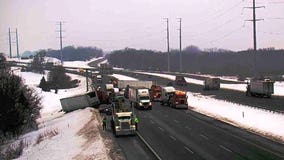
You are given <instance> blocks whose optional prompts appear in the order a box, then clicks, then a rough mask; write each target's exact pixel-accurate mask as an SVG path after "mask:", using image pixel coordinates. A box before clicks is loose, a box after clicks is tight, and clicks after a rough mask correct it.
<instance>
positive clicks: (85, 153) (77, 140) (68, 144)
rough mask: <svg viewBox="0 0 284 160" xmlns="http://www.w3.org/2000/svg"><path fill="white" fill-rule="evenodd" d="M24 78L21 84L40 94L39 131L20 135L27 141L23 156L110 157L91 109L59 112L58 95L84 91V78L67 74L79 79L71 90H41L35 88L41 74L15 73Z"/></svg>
mask: <svg viewBox="0 0 284 160" xmlns="http://www.w3.org/2000/svg"><path fill="white" fill-rule="evenodd" d="M14 73H15V74H18V75H19V76H21V77H22V78H23V79H24V83H25V84H26V85H28V86H29V87H31V88H33V89H34V90H35V91H36V92H37V93H38V94H39V95H40V96H41V97H42V107H43V108H42V110H41V118H39V119H38V122H39V130H37V131H34V132H30V133H27V134H25V135H23V136H22V137H20V139H22V140H24V142H25V143H26V145H27V146H26V147H25V149H24V151H23V154H22V155H21V156H20V157H19V158H18V159H20V160H22V159H46V160H57V159H110V158H109V155H108V151H109V150H108V147H106V146H105V144H104V141H103V138H102V137H101V135H100V133H99V127H98V126H100V122H99V121H98V120H97V118H96V116H95V114H94V111H93V109H91V108H86V109H83V110H77V111H74V112H71V113H68V114H64V113H63V112H61V111H60V110H61V104H60V98H64V97H68V96H71V95H74V94H80V93H85V90H86V88H85V86H86V84H85V83H86V82H85V81H86V80H85V78H84V77H81V76H77V75H72V74H69V76H71V77H72V79H79V80H80V81H81V83H80V85H79V86H78V87H76V88H72V89H64V90H63V89H62V90H61V89H60V90H58V94H55V93H54V91H51V92H43V91H41V89H39V88H38V87H37V85H38V84H39V82H40V80H41V78H42V76H46V75H41V74H35V73H30V72H20V71H19V70H16V71H15V72H14Z"/></svg>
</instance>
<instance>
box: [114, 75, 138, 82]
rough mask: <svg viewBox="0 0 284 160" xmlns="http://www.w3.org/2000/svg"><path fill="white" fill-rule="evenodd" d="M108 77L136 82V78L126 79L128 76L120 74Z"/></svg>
mask: <svg viewBox="0 0 284 160" xmlns="http://www.w3.org/2000/svg"><path fill="white" fill-rule="evenodd" d="M110 76H113V77H115V78H117V79H118V80H135V81H137V79H136V78H132V77H128V76H125V75H121V74H112V75H110Z"/></svg>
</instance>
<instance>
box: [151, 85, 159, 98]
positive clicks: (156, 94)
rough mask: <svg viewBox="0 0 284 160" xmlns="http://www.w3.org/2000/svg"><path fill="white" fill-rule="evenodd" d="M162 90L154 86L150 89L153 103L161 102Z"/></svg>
mask: <svg viewBox="0 0 284 160" xmlns="http://www.w3.org/2000/svg"><path fill="white" fill-rule="evenodd" d="M161 96H162V88H161V86H158V85H152V86H151V88H150V98H151V101H161Z"/></svg>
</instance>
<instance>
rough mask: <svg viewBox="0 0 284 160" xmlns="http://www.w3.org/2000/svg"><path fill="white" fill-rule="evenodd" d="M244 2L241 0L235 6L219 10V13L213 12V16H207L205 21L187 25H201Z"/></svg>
mask: <svg viewBox="0 0 284 160" xmlns="http://www.w3.org/2000/svg"><path fill="white" fill-rule="evenodd" d="M243 2H244V0H240V1H239V2H238V3H236V4H234V5H233V6H231V7H229V8H228V9H226V10H223V11H222V12H219V13H218V12H217V13H215V14H213V16H212V17H207V18H205V19H204V20H203V21H201V22H200V23H196V24H192V25H189V26H187V27H192V26H196V25H201V24H204V23H207V22H208V21H211V20H212V19H217V18H220V17H222V16H224V15H226V13H228V12H231V11H232V10H233V9H235V8H236V7H238V6H239V5H241V4H242V3H243Z"/></svg>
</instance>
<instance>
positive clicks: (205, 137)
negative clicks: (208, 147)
mask: <svg viewBox="0 0 284 160" xmlns="http://www.w3.org/2000/svg"><path fill="white" fill-rule="evenodd" d="M200 136H201V137H203V138H204V139H207V140H208V139H209V138H208V137H207V136H205V135H203V134H200Z"/></svg>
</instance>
